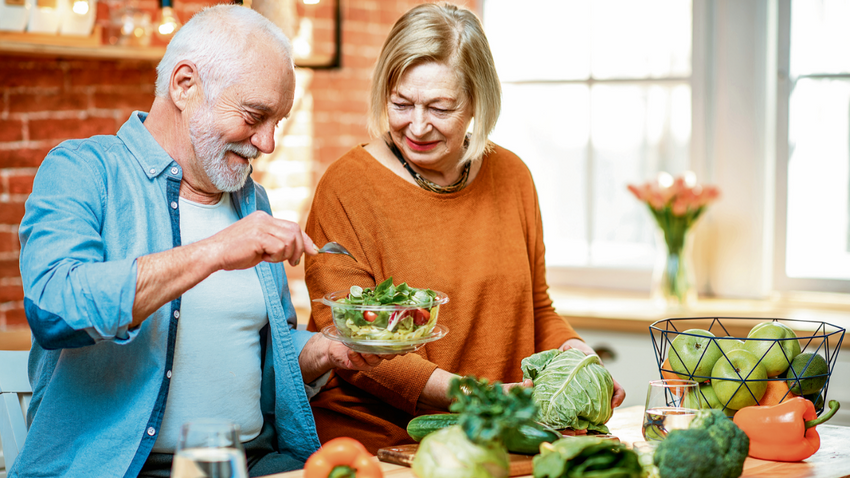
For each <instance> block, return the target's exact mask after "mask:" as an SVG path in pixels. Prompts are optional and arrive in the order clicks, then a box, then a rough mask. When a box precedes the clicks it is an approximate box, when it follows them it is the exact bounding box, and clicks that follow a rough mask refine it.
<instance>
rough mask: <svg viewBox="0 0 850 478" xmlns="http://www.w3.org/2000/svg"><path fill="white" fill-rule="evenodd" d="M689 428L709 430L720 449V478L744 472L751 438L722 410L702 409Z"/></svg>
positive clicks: (732, 476)
mask: <svg viewBox="0 0 850 478" xmlns="http://www.w3.org/2000/svg"><path fill="white" fill-rule="evenodd" d="M688 429H689V430H692V429H701V430H705V431H707V432H708V434H709V435H711V438H712V439H713V440H714V443H715V444H716V445H717V447H718V448H719V449H720V456H722V457H723V459H722V460H721V461H722V462H723V463H722V465H721V469H720V473H719V474H716V475H715V476H717V477H718V478H738V477H739V476H741V474H742V473H743V472H744V460H746V459H747V454H748V453H749V452H750V439H749V437H747V434H746V433H744V431H743V430H741V429H740V428H738V425H735V422H733V421H732V420H731V419H729V418H728V417H727V416H726V414H725V413H723V412H721V411H720V410H700V411H699V412H698V413H697V415H696V417H695V418H694V419H693V421H691V425H690V426H689V427H688Z"/></svg>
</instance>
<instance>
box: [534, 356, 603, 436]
mask: <svg viewBox="0 0 850 478" xmlns="http://www.w3.org/2000/svg"><path fill="white" fill-rule="evenodd" d="M522 376H523V378H524V379H529V378H530V379H531V380H533V381H534V394H533V398H534V401H535V402H536V403H537V405H538V406H540V415H539V417H538V418H539V420H540V421H541V422H543V423H544V424H546V425H548V426H550V427H552V428H556V429H564V428H571V429H573V430H585V429H587V430H593V431H598V432H601V433H606V434H607V433H608V427H606V426H605V422H607V421H608V420H609V419H611V415H613V414H614V410H613V409H612V408H611V396H612V395H613V394H614V379H613V378H611V373H610V372H608V370H607V369H606V368H605V367H603V366H602V362H601V361H600V360H599V357H598V356H597V355H585V354H584V352H581V351H580V350H576V349H569V350H566V351H563V352H561V351H559V350H547V351H545V352H540V353H536V354H534V355H532V356H530V357H526V358H524V359H522Z"/></svg>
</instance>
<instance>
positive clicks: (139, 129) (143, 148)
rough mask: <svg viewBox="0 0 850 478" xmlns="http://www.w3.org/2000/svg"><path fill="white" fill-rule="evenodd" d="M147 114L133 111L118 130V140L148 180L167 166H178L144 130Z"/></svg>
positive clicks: (145, 129) (146, 130)
mask: <svg viewBox="0 0 850 478" xmlns="http://www.w3.org/2000/svg"><path fill="white" fill-rule="evenodd" d="M147 117H148V114H147V113H145V112H142V111H134V112H133V113H132V114H131V115H130V118H129V119H128V120H127V122H125V123H124V125H123V126H121V129H119V130H118V138H120V139H121V141H123V142H124V144H125V145H127V149H129V150H130V153H132V154H133V156H134V157H135V158H136V161H138V162H139V166H141V168H142V169H143V170H144V172H145V174H146V175H147V176H148V177H149V178H153V177H156V176H158V175H159V174H160V173H162V172H163V171H164V170H166V169H167V168H168V167H169V166H172V164H173V165H174V166H173V167H172V168H174V167H176V168H178V172H179V169H180V166H179V165H178V164H177V163H176V161H174V158H172V157H171V156H169V155H168V153H166V152H165V150H164V149H162V146H160V145H159V143H157V142H156V140H155V139H154V138H153V136H151V133H150V131H148V129H147V128H145V125H144V122H145V119H147Z"/></svg>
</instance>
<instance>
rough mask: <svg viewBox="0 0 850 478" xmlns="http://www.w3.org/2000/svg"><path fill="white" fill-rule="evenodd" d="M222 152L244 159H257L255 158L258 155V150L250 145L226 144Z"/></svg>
mask: <svg viewBox="0 0 850 478" xmlns="http://www.w3.org/2000/svg"><path fill="white" fill-rule="evenodd" d="M224 150H225V151H233V152H234V153H236V154H238V155H239V156H242V157H243V158H246V159H257V156H259V155H260V150H259V149H257V147H256V146H254V145H253V144H251V143H227V144H226V145H225V146H224Z"/></svg>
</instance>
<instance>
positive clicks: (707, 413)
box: [654, 409, 750, 478]
mask: <svg viewBox="0 0 850 478" xmlns="http://www.w3.org/2000/svg"><path fill="white" fill-rule="evenodd" d="M749 451H750V439H749V437H747V434H746V433H744V431H743V430H741V429H740V428H738V425H735V423H734V422H733V421H732V420H730V419H729V418H727V417H726V414H724V413H723V412H721V411H720V410H714V409H710V410H700V411H698V412H697V414H696V417H694V419H693V420H691V424H690V426H689V427H688V428H687V429H686V430H673V431H671V432H670V433H669V434H668V435H667V438H666V439H665V440H664V441H662V442H661V443H660V444H659V445H658V448H657V449H656V450H655V455H654V461H655V464H656V465H657V466H658V471H659V474H660V475H661V478H678V477H685V476H687V477H693V478H700V477H706V478H707V477H717V478H737V477H739V476H741V474H742V473H743V472H744V460H746V459H747V454H748V453H749ZM689 462H699V463H691V464H687V463H689Z"/></svg>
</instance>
